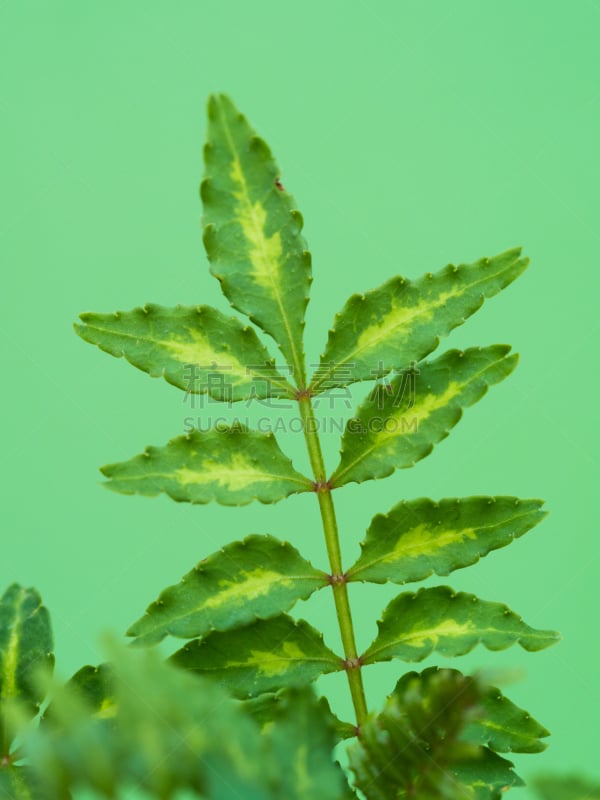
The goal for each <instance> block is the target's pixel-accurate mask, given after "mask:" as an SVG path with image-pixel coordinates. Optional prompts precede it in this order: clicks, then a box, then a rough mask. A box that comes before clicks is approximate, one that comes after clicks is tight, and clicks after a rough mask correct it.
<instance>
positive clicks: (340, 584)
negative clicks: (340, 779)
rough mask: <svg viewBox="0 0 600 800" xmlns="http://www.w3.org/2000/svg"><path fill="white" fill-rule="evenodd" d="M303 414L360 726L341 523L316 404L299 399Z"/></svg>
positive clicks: (362, 711)
mask: <svg viewBox="0 0 600 800" xmlns="http://www.w3.org/2000/svg"><path fill="white" fill-rule="evenodd" d="M298 404H299V406H300V414H301V416H302V422H303V429H304V438H305V439H306V446H307V448H308V455H309V458H310V463H311V466H312V470H313V474H314V477H315V482H316V484H315V491H316V494H317V498H318V500H319V508H320V511H321V519H322V521H323V533H324V534H325V544H326V545H327V554H328V556H329V565H330V567H331V588H332V589H333V598H334V601H335V610H336V613H337V619H338V625H339V628H340V633H341V636H342V644H343V646H344V655H345V668H346V675H347V677H348V685H349V686H350V694H351V695H352V703H353V704H354V712H355V714H356V723H357V725H359V726H360V725H362V723H363V721H364V719H365V717H366V716H367V702H366V698H365V688H364V685H363V680H362V674H361V669H360V661H359V658H358V652H357V650H356V639H355V637H354V626H353V624H352V613H351V611H350V601H349V598H348V585H347V582H346V579H345V575H344V570H343V568H342V554H341V552H340V539H339V535H338V526H337V519H336V516H335V507H334V505H333V497H332V494H331V488H330V487H329V485H328V483H327V474H326V472H325V462H324V461H323V451H322V450H321V441H320V439H319V434H318V430H317V420H316V418H315V414H314V410H313V405H312V401H311V399H310V397H309V396H304V395H303V396H301V397H299V398H298Z"/></svg>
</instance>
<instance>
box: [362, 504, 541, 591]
mask: <svg viewBox="0 0 600 800" xmlns="http://www.w3.org/2000/svg"><path fill="white" fill-rule="evenodd" d="M542 505H543V503H542V501H541V500H519V499H518V498H516V497H467V498H463V499H460V498H446V499H443V500H440V501H439V502H434V501H433V500H429V499H426V498H423V499H419V500H411V501H402V502H400V503H398V504H397V505H395V506H394V507H393V508H392V509H391V511H389V512H388V513H387V514H378V515H377V516H376V517H374V518H373V520H372V522H371V525H370V526H369V529H368V531H367V536H366V539H365V540H364V541H363V542H361V555H360V558H359V559H358V561H357V562H356V563H355V564H354V566H353V567H351V568H350V569H349V570H348V572H347V578H348V580H349V581H371V582H373V583H385V582H386V581H393V582H394V583H399V584H404V583H409V582H411V581H420V580H423V579H424V578H427V577H429V576H430V575H432V574H433V573H435V574H436V575H449V574H450V573H451V572H452V571H453V570H455V569H461V568H462V567H468V566H469V565H470V564H475V563H476V562H477V561H479V559H480V558H482V557H483V556H485V555H487V554H488V553H490V552H491V551H492V550H497V549H498V548H500V547H505V546H506V545H508V544H510V543H511V542H512V541H513V540H514V539H516V538H517V537H519V536H522V535H523V534H524V533H527V531H529V530H531V528H533V527H534V526H535V525H537V524H538V523H539V522H540V521H541V520H542V519H544V517H545V516H546V512H545V511H543V510H542Z"/></svg>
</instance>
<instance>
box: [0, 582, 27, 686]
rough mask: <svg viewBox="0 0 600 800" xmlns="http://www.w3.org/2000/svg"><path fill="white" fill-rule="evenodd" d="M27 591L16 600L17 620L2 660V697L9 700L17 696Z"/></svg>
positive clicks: (20, 593) (21, 592) (21, 590)
mask: <svg viewBox="0 0 600 800" xmlns="http://www.w3.org/2000/svg"><path fill="white" fill-rule="evenodd" d="M25 595H26V590H25V589H20V591H19V594H18V596H17V598H16V599H15V619H14V622H13V624H12V627H11V631H10V636H9V638H8V643H7V645H6V651H5V653H4V658H3V659H2V677H3V681H2V687H1V688H2V691H1V692H0V697H1V698H3V699H5V700H6V699H9V698H11V697H16V695H17V666H18V658H19V633H20V626H21V624H22V622H23V619H22V616H21V612H22V610H23V603H24V602H25Z"/></svg>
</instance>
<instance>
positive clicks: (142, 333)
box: [75, 303, 293, 402]
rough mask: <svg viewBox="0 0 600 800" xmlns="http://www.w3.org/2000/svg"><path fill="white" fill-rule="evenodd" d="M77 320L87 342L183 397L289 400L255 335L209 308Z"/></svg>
mask: <svg viewBox="0 0 600 800" xmlns="http://www.w3.org/2000/svg"><path fill="white" fill-rule="evenodd" d="M80 319H81V321H82V323H83V324H81V325H75V330H76V332H77V333H78V334H79V336H81V338H82V339H85V341H86V342H90V343H91V344H95V345H98V347H99V348H100V349H101V350H104V351H105V352H107V353H110V354H111V355H113V356H116V357H117V358H120V357H121V356H124V357H125V358H126V359H127V361H129V363H130V364H133V366H134V367H137V368H138V369H141V370H143V371H144V372H147V373H148V374H149V375H150V376H151V377H153V378H156V377H164V378H165V380H167V381H168V382H169V383H171V384H173V385H174V386H177V387H178V388H179V389H183V390H184V391H186V392H190V393H192V394H206V393H207V394H209V395H210V396H211V397H212V398H214V399H215V400H222V401H229V402H232V401H235V400H246V399H248V398H253V397H255V398H258V399H264V398H267V397H291V396H292V392H293V390H292V387H291V386H290V385H289V384H288V383H287V382H286V380H285V378H283V377H282V376H281V375H280V374H279V372H278V371H277V369H276V367H275V364H274V361H273V359H272V358H271V357H270V356H269V353H268V351H267V349H266V348H265V346H264V345H263V344H262V343H261V342H260V340H259V339H258V336H257V335H256V333H255V332H254V330H253V329H252V328H250V327H249V326H246V325H243V324H242V323H241V322H240V321H239V320H238V319H236V318H235V317H228V316H225V314H222V313H221V312H220V311H217V309H215V308H211V307H210V306H175V308H164V307H163V306H159V305H154V304H151V303H148V304H147V305H145V306H143V307H142V308H134V309H133V310H132V311H117V312H115V313H114V314H95V313H86V314H81V315H80Z"/></svg>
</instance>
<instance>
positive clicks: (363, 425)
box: [330, 345, 517, 487]
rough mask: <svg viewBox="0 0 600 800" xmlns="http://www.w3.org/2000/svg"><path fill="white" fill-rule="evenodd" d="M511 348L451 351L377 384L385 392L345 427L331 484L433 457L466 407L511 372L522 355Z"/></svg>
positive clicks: (359, 479) (384, 473)
mask: <svg viewBox="0 0 600 800" xmlns="http://www.w3.org/2000/svg"><path fill="white" fill-rule="evenodd" d="M509 351H510V347H508V346H507V345H493V346H491V347H473V348H470V349H469V350H464V351H460V350H449V351H448V352H447V353H444V354H443V355H442V356H440V358H438V359H436V360H435V361H432V362H426V363H424V364H423V365H422V366H420V367H419V369H418V370H417V371H416V372H413V373H411V374H410V375H409V374H408V373H405V374H402V375H399V376H398V377H396V378H394V379H393V380H392V381H391V383H390V384H389V385H388V388H389V391H384V387H383V386H379V387H376V388H377V389H379V390H381V391H378V392H376V393H374V394H375V395H376V396H373V395H371V396H370V397H369V399H368V400H367V401H366V402H365V403H364V404H363V405H362V406H361V407H360V408H359V410H358V414H357V416H356V417H354V418H352V419H350V420H349V421H348V423H347V425H346V430H345V432H344V436H343V438H342V451H341V459H340V463H339V465H338V467H337V469H336V471H335V472H334V474H333V475H332V477H331V481H330V482H331V485H332V486H334V487H337V486H343V485H344V484H346V483H350V481H356V482H357V483H361V482H362V481H367V480H371V479H374V478H385V477H387V476H388V475H391V473H392V472H393V471H394V470H395V469H399V468H405V467H412V466H413V465H414V464H415V463H416V462H417V461H419V460H420V459H422V458H425V456H427V455H429V453H431V451H432V450H433V446H434V445H435V444H437V443H438V442H440V441H442V439H445V438H446V436H447V435H448V433H449V431H450V430H451V429H452V428H453V427H454V426H455V425H456V424H457V422H458V421H459V420H460V418H461V417H462V412H463V408H466V407H468V406H472V405H473V404H474V403H476V402H477V401H478V400H480V399H481V398H482V397H483V395H484V394H485V393H486V392H487V390H488V388H489V387H490V386H492V385H494V384H496V383H499V382H500V381H502V380H504V378H506V377H507V376H508V375H510V373H511V372H512V371H513V369H514V368H515V366H516V363H517V356H516V355H511V356H509V355H508V353H509ZM407 381H408V384H409V385H407ZM413 381H414V384H413V383H412V382H413Z"/></svg>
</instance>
